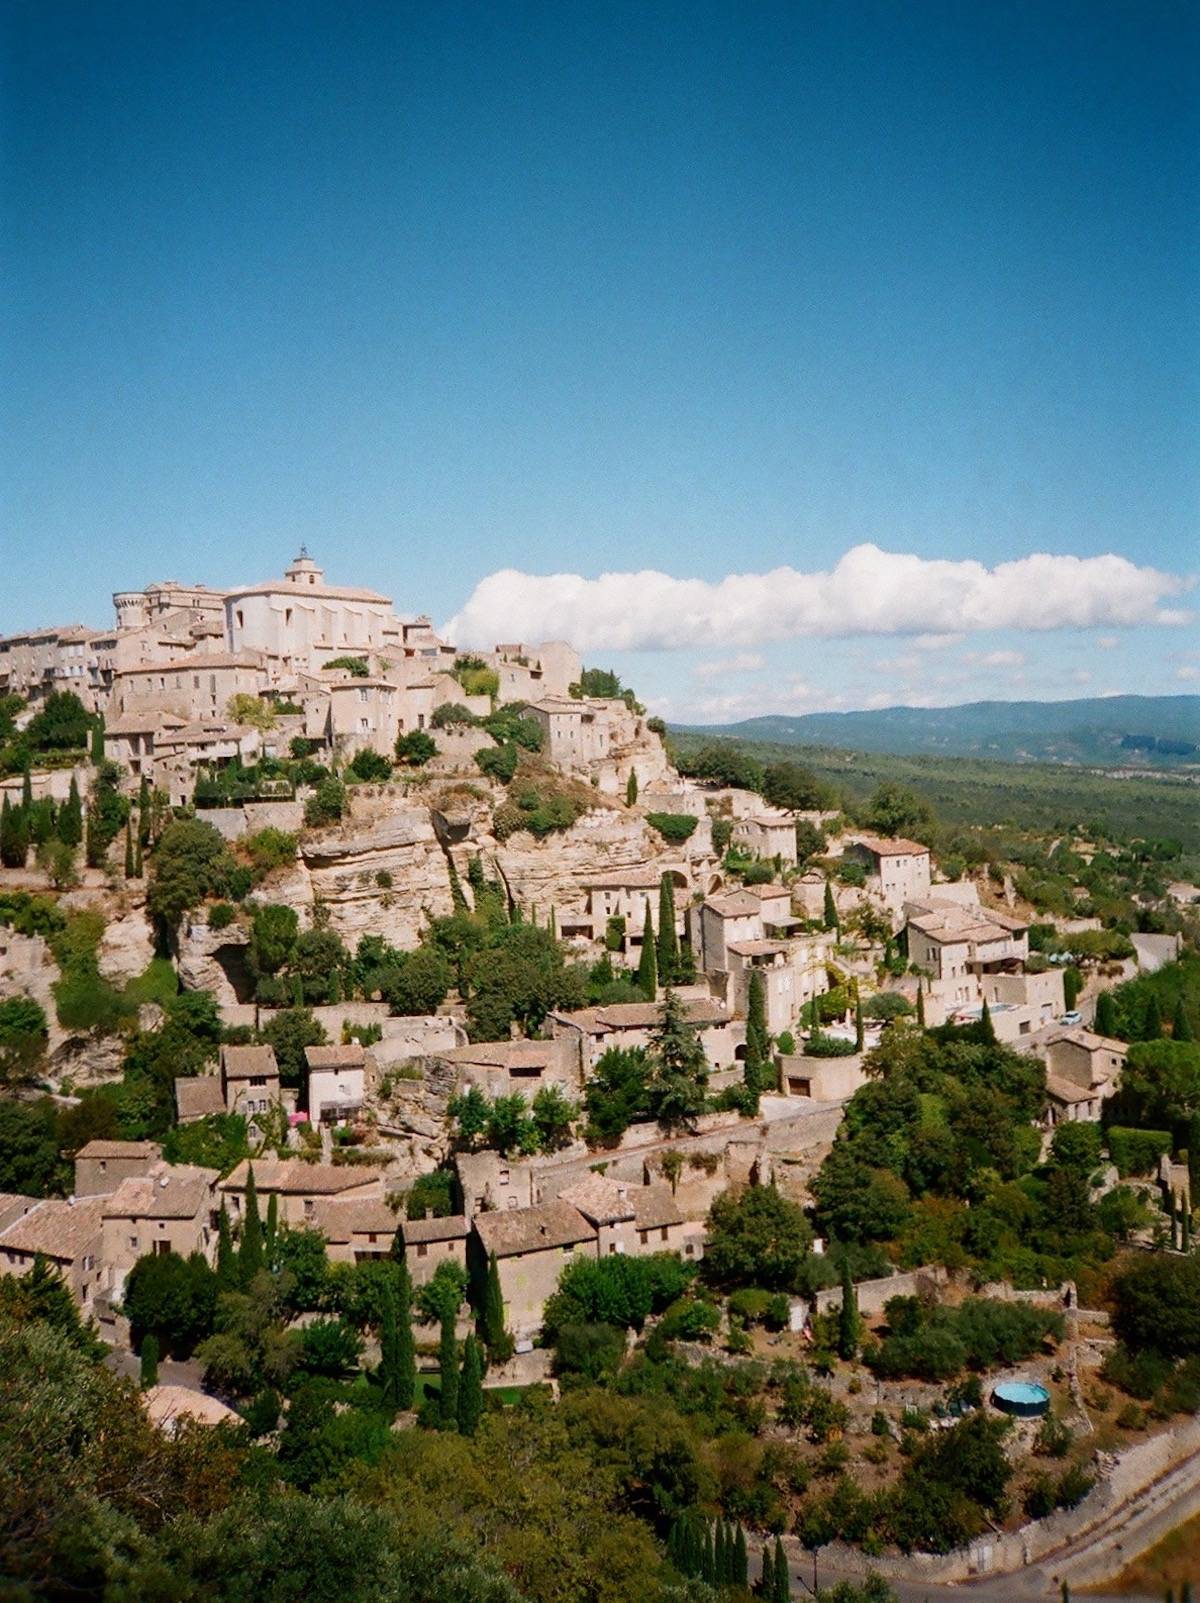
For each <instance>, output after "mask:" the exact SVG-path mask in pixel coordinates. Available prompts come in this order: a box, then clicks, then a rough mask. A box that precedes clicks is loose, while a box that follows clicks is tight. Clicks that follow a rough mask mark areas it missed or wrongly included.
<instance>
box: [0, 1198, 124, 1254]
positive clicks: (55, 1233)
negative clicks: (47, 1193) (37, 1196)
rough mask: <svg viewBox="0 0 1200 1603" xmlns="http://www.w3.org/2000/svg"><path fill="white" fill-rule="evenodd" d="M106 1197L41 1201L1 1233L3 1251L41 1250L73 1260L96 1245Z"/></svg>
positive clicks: (26, 1251)
mask: <svg viewBox="0 0 1200 1603" xmlns="http://www.w3.org/2000/svg"><path fill="white" fill-rule="evenodd" d="M107 1202H108V1198H107V1197H79V1198H72V1199H70V1200H69V1201H63V1200H61V1199H60V1198H57V1197H54V1198H51V1199H50V1200H49V1201H48V1202H40V1203H39V1204H38V1206H37V1207H36V1208H33V1209H31V1210H30V1212H29V1213H27V1214H25V1215H24V1216H23V1217H22V1218H20V1219H18V1220H17V1221H16V1222H15V1223H14V1224H10V1225H9V1227H8V1229H7V1230H5V1231H4V1232H3V1233H2V1234H0V1251H2V1250H7V1251H10V1252H22V1253H39V1252H40V1253H42V1254H44V1256H45V1257H47V1258H54V1259H57V1260H58V1261H59V1262H60V1263H73V1262H74V1260H75V1259H76V1258H78V1257H79V1256H80V1255H81V1254H82V1253H84V1252H86V1251H87V1249H88V1248H89V1247H90V1246H91V1245H92V1244H93V1242H94V1241H95V1240H96V1238H97V1236H98V1235H99V1234H100V1229H101V1216H102V1211H103V1209H104V1207H105V1205H106V1204H107Z"/></svg>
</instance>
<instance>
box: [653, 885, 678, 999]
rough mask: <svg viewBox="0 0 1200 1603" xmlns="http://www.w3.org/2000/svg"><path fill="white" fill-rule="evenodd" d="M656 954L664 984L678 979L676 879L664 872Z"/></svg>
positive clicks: (659, 897) (659, 894)
mask: <svg viewBox="0 0 1200 1603" xmlns="http://www.w3.org/2000/svg"><path fill="white" fill-rule="evenodd" d="M655 956H656V958H657V968H658V973H659V975H661V976H662V982H663V984H664V985H673V984H675V983H676V982H677V980H678V970H679V935H678V932H677V931H676V929H675V881H674V880H673V879H672V878H671V876H670V874H664V875H663V877H662V880H661V881H660V883H659V887H658V944H657V949H656V953H655Z"/></svg>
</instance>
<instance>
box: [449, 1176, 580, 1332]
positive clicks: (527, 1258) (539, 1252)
mask: <svg viewBox="0 0 1200 1603" xmlns="http://www.w3.org/2000/svg"><path fill="white" fill-rule="evenodd" d="M474 1230H475V1235H476V1238H477V1239H478V1242H479V1247H480V1250H481V1251H482V1253H483V1256H484V1258H485V1259H487V1258H489V1257H490V1256H491V1255H492V1254H493V1253H494V1254H495V1257H496V1264H497V1269H498V1272H499V1276H500V1291H501V1294H502V1295H503V1298H504V1313H505V1319H506V1322H507V1324H508V1328H509V1330H510V1331H511V1332H512V1334H513V1336H514V1337H515V1338H516V1340H517V1341H518V1342H520V1343H524V1342H526V1341H528V1340H530V1339H531V1338H532V1337H533V1336H534V1335H535V1334H536V1332H537V1330H538V1328H539V1326H540V1325H541V1322H542V1309H543V1308H544V1307H545V1304H546V1298H547V1297H549V1295H550V1293H551V1292H552V1291H554V1290H555V1288H556V1287H557V1285H558V1277H559V1275H560V1274H561V1273H562V1271H563V1269H564V1268H565V1267H566V1265H567V1264H569V1263H570V1262H571V1260H572V1259H573V1258H574V1256H575V1255H576V1253H577V1252H578V1253H582V1254H583V1255H584V1256H585V1257H591V1258H594V1257H595V1256H596V1239H597V1232H596V1227H595V1225H593V1224H592V1223H591V1222H590V1220H587V1219H585V1218H584V1216H583V1215H582V1214H581V1213H580V1212H579V1209H578V1208H574V1207H572V1206H571V1204H570V1203H569V1202H563V1201H561V1200H559V1201H555V1202H543V1203H538V1204H536V1205H535V1206H534V1207H531V1208H514V1209H506V1210H505V1211H504V1212H503V1213H480V1214H477V1215H476V1216H475V1219H474Z"/></svg>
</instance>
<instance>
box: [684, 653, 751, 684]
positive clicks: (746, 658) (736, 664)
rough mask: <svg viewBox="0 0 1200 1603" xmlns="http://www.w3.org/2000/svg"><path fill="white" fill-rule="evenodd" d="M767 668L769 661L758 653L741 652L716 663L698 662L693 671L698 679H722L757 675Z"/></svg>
mask: <svg viewBox="0 0 1200 1603" xmlns="http://www.w3.org/2000/svg"><path fill="white" fill-rule="evenodd" d="M766 666H767V659H766V658H765V657H764V656H762V655H760V653H759V652H757V651H739V652H738V653H737V655H736V656H734V657H721V658H719V659H718V660H717V661H716V662H698V663H697V664H696V666H695V667H694V668H693V669H692V672H693V674H695V676H696V678H697V679H721V678H724V676H725V675H726V674H731V673H757V672H758V670H759V669H760V668H765V667H766Z"/></svg>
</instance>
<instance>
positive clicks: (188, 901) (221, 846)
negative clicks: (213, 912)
mask: <svg viewBox="0 0 1200 1603" xmlns="http://www.w3.org/2000/svg"><path fill="white" fill-rule="evenodd" d="M235 866H236V865H235V864H234V861H233V858H232V857H231V856H230V854H229V848H228V846H226V844H225V842H224V840H223V839H222V837H221V836H220V834H219V833H218V832H217V831H216V830H215V829H214V828H213V827H212V825H211V824H206V823H204V822H203V821H202V820H201V819H198V818H181V819H177V820H175V822H174V823H171V824H168V825H167V827H166V829H164V830H163V832H162V835H161V836H160V837H159V841H158V844H157V845H156V846H155V848H154V857H153V860H152V862H151V865H150V881H149V885H148V886H147V890H146V906H147V908H148V909H149V911H150V912H151V913H152V914H153V916H154V917H155V918H158V919H161V920H162V922H163V923H164V924H166V925H167V926H168V927H169V928H172V929H173V928H174V927H175V926H176V925H177V924H178V923H179V920H180V919H181V918H182V917H183V915H184V913H186V912H187V910H188V909H189V908H191V907H196V906H197V905H198V904H199V903H200V902H202V901H204V899H205V898H206V897H208V896H222V895H226V894H230V893H231V891H232V888H233V871H234V868H235Z"/></svg>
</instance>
